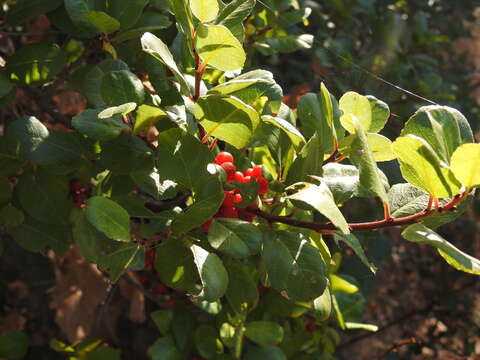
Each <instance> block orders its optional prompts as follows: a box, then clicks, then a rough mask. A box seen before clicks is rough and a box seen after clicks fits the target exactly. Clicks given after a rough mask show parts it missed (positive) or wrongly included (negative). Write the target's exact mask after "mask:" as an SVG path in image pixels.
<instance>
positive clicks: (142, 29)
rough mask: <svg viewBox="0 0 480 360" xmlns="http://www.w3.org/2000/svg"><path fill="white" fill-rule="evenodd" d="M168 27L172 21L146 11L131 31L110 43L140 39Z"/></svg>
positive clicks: (123, 33) (166, 17)
mask: <svg viewBox="0 0 480 360" xmlns="http://www.w3.org/2000/svg"><path fill="white" fill-rule="evenodd" d="M170 25H172V21H171V20H170V18H169V17H168V16H166V15H162V14H159V13H158V12H156V11H148V10H146V11H144V12H143V13H142V15H141V16H140V19H139V20H138V22H137V23H136V24H135V25H134V26H133V28H132V29H129V30H127V31H122V32H120V33H119V34H118V35H116V36H115V37H114V38H113V39H112V42H115V43H121V42H124V41H127V40H131V39H135V38H140V37H142V35H143V34H145V33H146V32H153V31H157V30H161V29H166V28H168V27H170ZM150 80H151V79H150Z"/></svg>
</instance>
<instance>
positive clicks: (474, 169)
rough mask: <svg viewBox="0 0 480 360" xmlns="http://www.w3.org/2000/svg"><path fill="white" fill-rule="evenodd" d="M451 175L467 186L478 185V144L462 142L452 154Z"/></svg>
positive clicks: (479, 157)
mask: <svg viewBox="0 0 480 360" xmlns="http://www.w3.org/2000/svg"><path fill="white" fill-rule="evenodd" d="M450 163H451V169H452V172H453V175H455V177H456V178H457V180H458V181H460V182H461V183H462V184H463V185H465V186H466V187H467V188H472V187H476V186H479V185H480V144H464V145H461V146H460V147H458V148H457V149H456V150H455V152H454V153H453V155H452V159H451V162H450Z"/></svg>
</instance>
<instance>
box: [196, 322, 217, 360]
mask: <svg viewBox="0 0 480 360" xmlns="http://www.w3.org/2000/svg"><path fill="white" fill-rule="evenodd" d="M219 337H220V334H219V332H218V331H217V329H215V328H214V327H213V326H211V325H205V324H204V325H200V326H199V327H197V328H196V329H195V335H194V339H195V346H196V348H197V351H198V353H199V354H200V355H201V356H202V357H204V358H206V359H211V358H213V357H215V356H218V355H219V354H222V353H223V343H222V341H221V340H220V339H219Z"/></svg>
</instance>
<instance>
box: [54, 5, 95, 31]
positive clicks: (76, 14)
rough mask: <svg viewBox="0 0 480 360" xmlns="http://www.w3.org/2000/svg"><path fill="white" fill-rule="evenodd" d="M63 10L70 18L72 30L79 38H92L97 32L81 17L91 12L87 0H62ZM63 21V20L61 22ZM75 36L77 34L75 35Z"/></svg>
mask: <svg viewBox="0 0 480 360" xmlns="http://www.w3.org/2000/svg"><path fill="white" fill-rule="evenodd" d="M64 3H65V10H66V12H67V14H68V16H69V17H70V19H71V21H72V23H73V25H74V29H75V30H76V33H78V36H80V37H94V36H95V35H98V34H99V32H98V30H97V29H95V27H94V26H93V25H92V24H91V23H90V22H89V21H88V20H87V19H86V18H84V17H83V15H84V14H86V13H87V12H89V11H90V10H93V9H92V8H91V7H90V6H91V5H93V4H91V3H90V2H89V1H88V0H64ZM63 21H65V20H63ZM76 35H77V34H76Z"/></svg>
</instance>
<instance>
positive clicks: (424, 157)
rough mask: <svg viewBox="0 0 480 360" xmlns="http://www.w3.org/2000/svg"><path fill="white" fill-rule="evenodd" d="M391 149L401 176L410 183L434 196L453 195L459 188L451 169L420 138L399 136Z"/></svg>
mask: <svg viewBox="0 0 480 360" xmlns="http://www.w3.org/2000/svg"><path fill="white" fill-rule="evenodd" d="M393 151H394V152H395V153H396V154H397V156H398V158H399V162H400V170H401V171H402V175H403V177H404V178H405V180H407V181H408V182H409V183H410V184H412V185H415V186H417V187H418V188H420V189H422V190H425V191H426V192H428V193H429V194H430V195H432V196H433V197H435V198H445V197H453V196H454V195H455V194H457V193H458V191H459V190H460V184H459V183H458V181H457V180H456V179H455V177H454V175H453V173H452V171H451V170H450V169H449V168H448V167H446V165H445V163H443V162H441V161H440V159H439V157H438V156H437V154H436V153H435V152H434V151H433V149H432V148H431V147H430V145H428V143H427V142H426V141H425V140H423V139H422V138H419V137H417V136H415V135H407V136H402V137H399V138H398V139H397V140H395V142H394V143H393Z"/></svg>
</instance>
